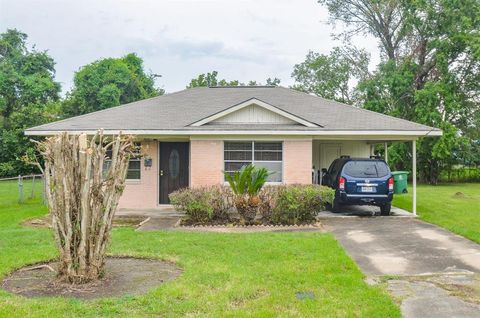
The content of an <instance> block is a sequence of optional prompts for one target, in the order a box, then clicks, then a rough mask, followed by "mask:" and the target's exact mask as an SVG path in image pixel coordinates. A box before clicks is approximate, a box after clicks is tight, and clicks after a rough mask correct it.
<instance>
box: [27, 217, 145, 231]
mask: <svg viewBox="0 0 480 318" xmlns="http://www.w3.org/2000/svg"><path fill="white" fill-rule="evenodd" d="M146 219H147V218H146V217H141V216H116V217H115V218H114V219H113V227H133V228H138V227H139V226H140V225H142V222H143V221H145V220H146ZM22 225H23V226H29V227H36V228H52V220H51V218H50V215H48V214H47V215H44V216H42V217H39V218H35V219H28V220H25V221H23V222H22Z"/></svg>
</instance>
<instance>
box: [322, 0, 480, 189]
mask: <svg viewBox="0 0 480 318" xmlns="http://www.w3.org/2000/svg"><path fill="white" fill-rule="evenodd" d="M319 2H320V3H321V4H324V5H326V6H327V8H328V10H329V12H330V18H331V22H332V23H342V24H344V26H345V31H344V32H343V33H342V34H339V35H338V36H339V37H343V38H348V37H351V36H352V35H355V34H364V35H365V34H368V35H371V36H373V37H375V38H376V39H377V40H378V44H379V47H380V50H381V56H380V57H381V60H382V61H381V63H380V65H378V67H377V69H376V70H375V71H374V72H373V74H372V75H371V76H370V77H367V78H365V79H363V80H361V82H360V83H359V85H358V87H357V89H356V94H357V97H358V99H359V104H363V105H364V107H365V108H368V109H372V110H375V111H379V112H382V113H386V114H390V115H393V116H397V117H401V118H405V119H408V120H413V121H416V122H419V123H423V124H426V125H431V126H435V127H439V128H441V129H442V130H443V132H444V135H443V136H442V137H441V138H424V139H421V140H420V141H419V143H418V146H417V147H418V158H419V172H420V177H421V179H422V180H423V181H426V182H430V183H436V182H437V181H438V176H439V174H440V172H441V170H442V169H445V168H447V167H448V166H449V165H451V164H452V163H454V162H455V160H452V158H455V157H456V156H458V154H459V152H458V151H459V149H463V148H465V147H466V145H468V144H474V140H473V139H471V138H475V137H473V136H474V135H473V134H472V133H471V127H474V126H475V125H476V124H475V122H474V121H475V114H476V113H478V111H479V110H480V106H479V103H478V101H479V97H480V96H479V94H480V78H479V76H480V75H479V74H480V72H479V70H480V54H479V52H480V49H479V46H480V45H479V43H480V40H479V39H480V33H479V31H478V30H479V29H480V3H479V2H478V1H476V0H465V1H449V0H401V1H395V0H386V1H374V0H345V1H343V0H342V1H340V0H320V1H319ZM346 45H347V46H352V45H351V44H350V43H349V42H348V41H347V43H346ZM477 127H478V126H477ZM477 129H478V128H477ZM469 138H470V139H469ZM395 148H396V149H395ZM395 148H394V149H393V153H394V154H395V153H396V154H398V157H397V158H398V159H399V160H398V161H394V165H396V166H403V165H405V164H408V162H405V158H411V149H409V147H408V146H406V145H397V146H395ZM391 158H392V159H393V160H395V159H394V158H395V156H394V157H391Z"/></svg>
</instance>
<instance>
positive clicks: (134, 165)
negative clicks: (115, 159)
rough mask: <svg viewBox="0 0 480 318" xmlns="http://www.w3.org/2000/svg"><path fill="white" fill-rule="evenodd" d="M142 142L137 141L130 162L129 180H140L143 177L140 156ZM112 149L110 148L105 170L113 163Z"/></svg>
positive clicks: (104, 166)
mask: <svg viewBox="0 0 480 318" xmlns="http://www.w3.org/2000/svg"><path fill="white" fill-rule="evenodd" d="M140 146H141V145H140V143H137V142H136V143H135V149H134V153H133V156H132V157H131V158H130V160H129V162H128V171H127V180H140V177H141V171H142V170H141V157H140ZM111 158H112V149H108V150H107V153H106V158H105V161H104V163H103V171H104V172H106V171H107V170H108V168H110V165H111V164H112V160H111Z"/></svg>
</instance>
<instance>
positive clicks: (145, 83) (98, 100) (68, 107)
mask: <svg viewBox="0 0 480 318" xmlns="http://www.w3.org/2000/svg"><path fill="white" fill-rule="evenodd" d="M156 76H158V75H155V74H147V73H146V72H145V71H144V69H143V60H142V59H141V58H139V57H138V56H137V55H135V54H134V53H130V54H127V55H125V56H124V57H121V58H105V59H102V60H98V61H95V62H93V63H90V64H88V65H85V66H83V67H82V68H80V70H79V71H78V72H76V73H75V76H74V86H73V89H72V90H71V92H69V94H68V96H67V99H66V100H65V102H64V106H63V115H64V116H65V117H71V116H77V115H82V114H86V113H90V112H94V111H98V110H102V109H106V108H110V107H114V106H118V105H120V104H126V103H130V102H134V101H137V100H141V99H145V98H149V97H154V96H157V95H162V94H163V93H164V91H163V90H162V89H157V88H155V85H154V84H155V83H154V79H155V77H156Z"/></svg>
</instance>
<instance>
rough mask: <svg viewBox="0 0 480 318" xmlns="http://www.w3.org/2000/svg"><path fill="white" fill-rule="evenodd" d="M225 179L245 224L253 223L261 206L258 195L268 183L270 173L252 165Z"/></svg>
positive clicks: (226, 175) (226, 176)
mask: <svg viewBox="0 0 480 318" xmlns="http://www.w3.org/2000/svg"><path fill="white" fill-rule="evenodd" d="M224 174H225V179H226V180H227V182H228V183H229V184H230V187H231V188H232V192H233V194H234V195H235V207H236V208H237V211H238V214H240V217H241V219H242V222H243V223H248V224H249V223H252V222H253V221H254V220H255V216H256V215H257V211H258V207H259V205H260V198H259V197H258V194H259V192H260V190H262V187H263V186H264V185H265V183H266V182H267V178H268V176H269V174H270V173H269V172H268V170H267V169H265V168H257V167H255V166H254V165H252V164H249V165H246V166H243V167H242V168H241V169H240V171H235V172H234V173H233V174H230V173H226V172H224Z"/></svg>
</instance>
